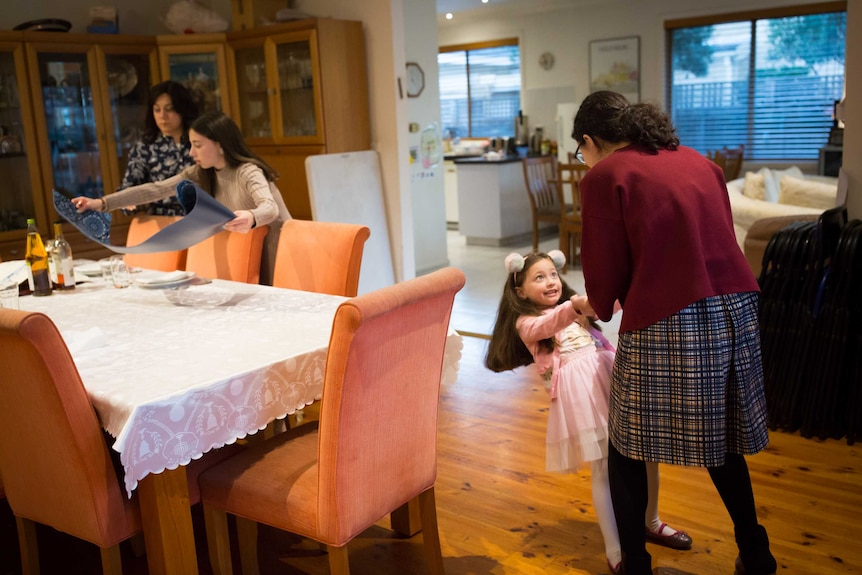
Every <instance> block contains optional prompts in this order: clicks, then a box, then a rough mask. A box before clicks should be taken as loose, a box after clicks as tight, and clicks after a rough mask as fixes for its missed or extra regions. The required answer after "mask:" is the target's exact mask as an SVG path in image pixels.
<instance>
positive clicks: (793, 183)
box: [778, 176, 838, 210]
mask: <svg viewBox="0 0 862 575" xmlns="http://www.w3.org/2000/svg"><path fill="white" fill-rule="evenodd" d="M837 193H838V188H837V186H835V185H833V184H829V183H826V182H816V181H811V180H805V179H801V178H793V177H790V176H785V177H783V178H781V191H780V192H779V195H778V203H779V204H787V205H793V206H804V207H808V208H818V209H821V210H828V209H829V208H834V207H835V196H836V194H837Z"/></svg>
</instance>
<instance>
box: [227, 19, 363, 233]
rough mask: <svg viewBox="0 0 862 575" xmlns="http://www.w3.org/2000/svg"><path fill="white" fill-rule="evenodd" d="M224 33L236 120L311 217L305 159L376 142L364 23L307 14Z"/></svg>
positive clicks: (297, 212)
mask: <svg viewBox="0 0 862 575" xmlns="http://www.w3.org/2000/svg"><path fill="white" fill-rule="evenodd" d="M227 36H228V46H229V51H228V69H229V76H230V77H231V78H232V79H234V81H233V82H232V83H230V89H231V102H232V107H233V110H234V112H235V113H234V116H233V117H234V120H236V122H237V124H239V126H240V129H241V130H242V133H243V136H244V137H245V138H246V141H247V142H248V144H249V146H250V147H251V149H252V150H253V151H254V152H255V153H257V154H259V155H260V156H261V157H262V158H264V159H265V160H266V161H267V162H268V163H270V164H271V165H272V167H273V168H275V169H276V170H278V172H279V173H280V174H281V178H280V179H279V180H278V181H277V182H276V184H277V185H278V187H279V189H280V190H281V193H282V195H283V196H284V201H285V204H286V205H287V208H288V210H290V213H291V214H292V215H293V216H294V217H296V218H301V219H311V204H310V201H309V198H308V184H307V181H306V177H305V158H307V157H308V156H310V155H315V154H333V153H339V152H353V151H359V150H367V149H369V148H370V147H371V129H370V120H369V115H368V82H367V73H366V62H365V40H364V34H363V30H362V23H361V22H352V21H344V20H329V19H308V20H300V21H296V22H290V23H285V24H277V25H273V26H266V27H264V28H257V29H252V30H245V31H239V32H230V33H228V35H227Z"/></svg>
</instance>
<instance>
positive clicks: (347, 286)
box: [272, 220, 371, 297]
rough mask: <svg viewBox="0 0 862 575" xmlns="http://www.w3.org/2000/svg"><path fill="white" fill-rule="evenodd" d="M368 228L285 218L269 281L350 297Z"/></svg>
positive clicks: (300, 288)
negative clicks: (286, 219)
mask: <svg viewBox="0 0 862 575" xmlns="http://www.w3.org/2000/svg"><path fill="white" fill-rule="evenodd" d="M370 234H371V232H370V230H369V229H368V228H367V227H365V226H361V225H357V224H344V223H334V222H312V221H307V220H288V221H286V222H284V225H283V226H282V228H281V236H279V238H278V251H277V252H276V256H275V271H274V272H273V280H272V285H274V286H276V287H283V288H290V289H297V290H303V291H312V292H317V293H326V294H330V295H341V296H347V297H353V296H355V295H356V291H357V289H358V288H359V268H360V265H361V264H362V251H363V248H364V247H365V241H366V240H367V239H368V236H369V235H370Z"/></svg>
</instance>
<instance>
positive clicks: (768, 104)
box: [665, 2, 847, 162]
mask: <svg viewBox="0 0 862 575" xmlns="http://www.w3.org/2000/svg"><path fill="white" fill-rule="evenodd" d="M779 12H780V13H779ZM704 20H708V19H704ZM846 26H847V12H846V3H845V2H829V3H825V4H819V5H810V6H797V7H795V8H794V7H791V8H787V9H777V10H773V11H768V12H765V13H764V14H763V15H761V16H756V17H753V18H752V17H751V13H748V14H746V19H744V20H740V19H736V21H734V19H733V15H729V16H728V17H727V18H725V19H724V20H723V21H721V22H718V21H713V22H694V23H692V21H690V20H689V21H688V22H683V21H677V22H668V23H666V24H665V27H666V28H667V29H668V30H667V42H668V50H667V53H668V55H669V58H670V61H669V65H668V66H667V70H668V76H669V77H668V79H667V84H666V85H667V86H668V88H669V93H668V95H667V101H668V103H669V108H670V111H671V115H672V117H673V121H674V124H675V126H676V128H677V132H678V133H679V137H680V141H681V142H682V143H683V144H684V145H687V146H691V147H693V148H696V149H697V150H699V151H700V152H703V153H706V152H707V151H711V150H715V149H718V148H722V147H724V146H727V147H736V146H738V145H739V144H745V157H746V159H749V160H755V161H764V162H765V161H775V160H778V161H782V160H786V161H797V160H808V161H813V160H817V158H818V154H819V150H820V148H821V147H822V146H824V145H825V144H826V143H827V141H828V139H829V131H830V129H831V128H832V126H833V118H834V106H835V103H836V102H837V101H838V100H840V99H841V97H842V95H843V93H844V49H845V40H844V38H845V31H846Z"/></svg>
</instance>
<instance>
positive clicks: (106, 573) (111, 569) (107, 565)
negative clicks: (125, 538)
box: [101, 544, 123, 575]
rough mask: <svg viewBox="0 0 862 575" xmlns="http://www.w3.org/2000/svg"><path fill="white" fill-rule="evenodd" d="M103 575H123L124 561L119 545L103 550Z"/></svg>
mask: <svg viewBox="0 0 862 575" xmlns="http://www.w3.org/2000/svg"><path fill="white" fill-rule="evenodd" d="M101 552H102V573H103V575H123V559H122V556H121V555H120V546H119V544H117V545H113V546H112V547H107V548H104V547H103V548H101Z"/></svg>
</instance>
